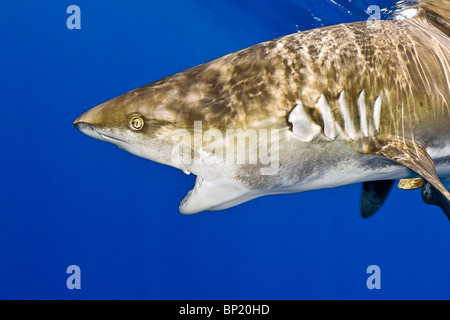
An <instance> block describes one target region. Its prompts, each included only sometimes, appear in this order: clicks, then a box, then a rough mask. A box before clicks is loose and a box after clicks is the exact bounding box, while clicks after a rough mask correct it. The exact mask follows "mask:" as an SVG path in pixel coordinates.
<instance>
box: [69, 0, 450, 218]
mask: <svg viewBox="0 0 450 320" xmlns="http://www.w3.org/2000/svg"><path fill="white" fill-rule="evenodd" d="M449 21H450V1H449V0H444V1H437V0H425V1H422V2H421V3H420V5H419V11H418V14H417V15H416V16H415V17H414V18H411V19H407V20H400V21H378V22H379V23H378V25H377V26H376V27H375V28H373V27H370V26H369V25H368V24H367V23H366V22H357V23H349V24H341V25H336V26H330V27H324V28H319V29H313V30H310V31H305V32H301V33H296V34H292V35H288V36H285V37H282V38H279V39H275V40H272V41H268V42H264V43H261V44H259V45H255V46H253V47H250V48H247V49H244V50H241V51H238V52H235V53H232V54H229V55H227V56H224V57H222V58H219V59H216V60H214V61H211V62H208V63H205V64H202V65H200V66H197V67H194V68H192V69H189V70H186V71H183V72H180V73H178V74H175V75H173V76H170V77H167V78H165V79H162V80H160V81H157V82H154V83H152V84H149V85H147V86H144V87H141V88H139V89H136V90H133V91H131V92H128V93H125V94H123V95H121V96H119V97H117V98H114V99H112V100H110V101H107V102H105V103H103V104H101V105H99V106H97V107H95V108H93V109H91V110H89V111H88V112H86V113H84V114H83V115H81V116H80V117H79V118H78V119H77V120H75V122H74V124H75V125H76V126H77V127H78V128H79V129H80V130H81V131H83V132H84V133H86V134H87V135H89V136H92V137H94V138H97V139H100V140H104V141H107V142H110V143H113V144H116V145H117V146H119V147H120V148H122V149H125V150H126V151H128V152H131V153H133V154H135V155H138V156H141V157H144V158H147V159H149V160H152V161H156V162H159V163H162V164H166V165H170V166H174V167H176V168H178V169H181V170H183V171H185V172H192V173H193V174H195V175H197V180H196V183H195V187H194V188H193V190H191V191H190V192H189V193H188V195H187V196H186V198H185V199H184V200H183V201H182V203H181V205H180V211H181V212H182V213H196V212H200V211H203V210H221V209H226V208H229V207H232V206H235V205H238V204H240V203H243V202H245V201H249V200H251V199H254V198H256V197H260V196H264V195H269V194H280V193H293V192H302V191H308V190H314V189H322V188H332V187H337V186H342V185H346V184H352V183H359V182H364V187H363V195H362V199H361V204H362V213H363V216H370V215H372V214H373V213H374V212H375V211H376V210H377V209H378V208H379V207H380V206H381V204H382V203H383V201H384V199H385V198H386V197H387V194H388V193H389V192H388V191H389V190H390V188H391V187H392V183H390V182H389V181H393V180H396V179H409V178H418V177H421V178H423V179H425V180H426V181H427V182H428V183H429V184H430V185H431V186H433V188H432V190H436V192H439V193H440V194H441V197H443V199H444V200H442V201H450V194H449V193H448V191H447V190H446V189H445V187H444V186H443V184H442V182H441V181H447V180H449V179H450V128H449V124H450V24H449ZM252 130H253V131H252ZM206 132H208V133H209V134H206ZM228 132H232V133H233V134H230V135H227V134H225V133H228ZM252 132H254V133H256V135H255V136H254V138H255V140H254V141H255V143H254V144H252V143H251V139H252V137H251V135H250V134H249V133H252ZM239 134H240V135H242V134H244V138H243V140H241V141H244V142H243V144H242V145H241V149H242V150H241V151H243V152H244V160H245V159H247V160H249V159H250V158H251V155H252V154H253V155H255V154H256V155H257V156H256V158H258V155H265V158H266V161H262V160H261V161H253V162H251V163H249V161H247V162H246V161H243V162H241V163H236V157H231V158H226V157H225V156H224V154H227V151H228V150H229V149H230V146H232V147H233V148H234V147H236V144H235V142H236V141H238V140H239V139H240V138H242V137H240V136H239ZM206 136H207V137H206ZM174 137H176V138H174ZM199 137H200V140H201V141H200V142H199ZM262 142H264V144H263V143H262ZM262 145H264V146H265V152H262V151H261V146H262ZM180 146H182V147H183V148H185V149H183V150H185V151H184V153H183V157H184V158H183V159H184V161H180V160H179V159H178V160H177V159H175V157H174V150H175V149H177V148H178V149H177V150H179V149H180ZM186 148H187V149H186ZM186 150H188V151H186ZM234 150H235V151H236V149H234ZM237 151H239V150H237ZM198 159H203V161H198ZM205 159H207V160H208V161H206V160H205ZM230 159H231V160H233V161H228V160H230ZM260 159H261V158H260ZM267 159H269V160H271V161H270V162H271V163H269V162H268V161H267ZM274 163H276V166H274ZM428 187H429V186H428ZM430 190H431V188H430ZM441 207H442V208H448V205H444V206H441ZM443 210H444V212H445V213H446V214H447V215H448V216H449V215H450V212H448V210H445V209H443Z"/></svg>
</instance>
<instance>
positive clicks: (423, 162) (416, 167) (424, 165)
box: [375, 141, 450, 201]
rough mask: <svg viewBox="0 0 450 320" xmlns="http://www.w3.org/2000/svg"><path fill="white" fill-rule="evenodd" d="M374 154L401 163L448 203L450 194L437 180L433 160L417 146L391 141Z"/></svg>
mask: <svg viewBox="0 0 450 320" xmlns="http://www.w3.org/2000/svg"><path fill="white" fill-rule="evenodd" d="M375 154H377V155H381V156H384V157H386V158H388V159H391V160H393V161H396V162H398V163H401V164H403V165H404V166H405V167H407V168H409V169H411V170H412V171H414V172H415V173H417V174H418V175H420V176H421V177H422V178H424V179H425V180H426V181H428V182H429V183H430V184H431V185H433V186H434V187H435V188H436V189H437V190H438V191H439V192H440V193H442V195H443V196H444V197H445V198H446V199H447V200H448V201H450V193H449V192H448V190H447V189H446V188H445V187H444V185H443V184H442V182H441V180H440V179H439V177H438V175H437V173H436V167H435V165H434V162H433V160H432V159H431V157H430V156H429V155H428V153H427V152H426V151H425V150H424V149H423V148H422V147H420V146H419V145H417V144H415V143H413V142H408V141H392V142H389V143H387V144H384V145H383V146H382V147H381V148H380V149H379V150H378V151H377V152H375Z"/></svg>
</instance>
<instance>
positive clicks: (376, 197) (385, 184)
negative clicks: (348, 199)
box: [360, 180, 395, 218]
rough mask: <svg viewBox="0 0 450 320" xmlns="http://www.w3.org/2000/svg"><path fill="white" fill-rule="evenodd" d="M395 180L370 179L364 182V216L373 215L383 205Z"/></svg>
mask: <svg viewBox="0 0 450 320" xmlns="http://www.w3.org/2000/svg"><path fill="white" fill-rule="evenodd" d="M394 182H395V180H382V181H368V182H364V183H363V187H362V192H361V201H360V209H361V216H362V217H363V218H369V217H371V216H373V215H374V214H375V213H376V212H377V211H378V209H380V207H381V206H382V205H383V203H384V201H385V200H386V198H387V196H388V195H389V193H390V191H391V189H392V186H393V185H394Z"/></svg>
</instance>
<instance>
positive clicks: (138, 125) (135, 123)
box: [130, 117, 144, 131]
mask: <svg viewBox="0 0 450 320" xmlns="http://www.w3.org/2000/svg"><path fill="white" fill-rule="evenodd" d="M130 127H131V129H133V130H136V131H139V130H141V129H142V128H143V127H144V120H143V119H142V118H140V117H133V118H131V119H130Z"/></svg>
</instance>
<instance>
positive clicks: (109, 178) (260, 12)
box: [0, 0, 450, 299]
mask: <svg viewBox="0 0 450 320" xmlns="http://www.w3.org/2000/svg"><path fill="white" fill-rule="evenodd" d="M373 4H375V5H378V6H380V8H391V6H392V5H393V4H394V1H387V0H383V1H381V0H364V1H362V0H358V1H357V0H353V1H350V0H341V1H338V0H320V1H319V0H281V1H280V0H277V1H275V0H265V1H264V0H260V1H255V0H239V1H237V0H228V1H226V0H216V1H206V0H197V1H195V0H167V1H144V0H135V1H118V0H115V1H113V0H108V1H106V0H95V1H87V0H74V1H64V0H63V1H55V0H53V1H50V0H47V1H20V0H18V1H3V2H1V3H0V43H1V44H2V50H0V70H1V77H0V79H1V80H0V81H1V86H0V90H1V97H2V99H1V110H2V117H1V119H2V121H1V125H0V140H1V146H2V148H1V150H2V162H1V163H2V165H1V167H0V188H1V192H0V298H1V299H430V298H438V299H449V298H450V254H449V253H450V250H449V245H450V223H449V222H448V221H447V219H446V217H445V215H444V214H443V213H442V212H441V211H440V210H439V209H438V208H437V207H430V206H426V205H425V204H423V203H422V200H421V197H420V191H409V192H405V191H400V190H393V192H392V194H391V195H390V197H389V198H388V201H387V202H386V204H385V205H384V206H383V208H382V209H381V210H380V211H379V212H378V213H377V214H376V215H375V216H374V217H372V218H371V219H368V220H364V219H362V218H361V217H360V214H359V193H360V189H361V186H360V185H351V186H346V187H341V188H336V189H330V190H319V191H311V192H307V193H302V194H291V195H278V196H270V197H263V198H260V199H256V200H253V201H251V202H248V203H244V204H242V205H240V206H237V207H234V208H231V209H228V210H225V211H218V212H203V213H199V214H196V215H192V216H183V215H181V214H180V213H179V212H178V205H179V202H180V201H181V200H182V199H183V197H184V196H185V194H186V193H187V192H188V190H190V189H191V188H192V186H193V183H194V177H193V176H192V175H191V176H186V175H184V174H183V173H182V172H180V171H179V170H177V169H174V168H171V167H166V166H163V165H160V164H157V163H153V162H150V161H147V160H144V159H141V158H138V157H135V156H133V155H130V154H128V153H126V152H124V151H121V150H119V149H118V148H116V147H114V146H113V145H110V144H107V143H104V142H100V141H97V140H94V139H92V138H89V137H87V136H85V135H83V134H81V133H80V132H79V131H78V130H76V129H75V128H74V127H73V126H72V122H73V120H74V119H75V118H76V117H77V116H78V115H80V114H81V113H82V112H84V111H86V110H88V109H90V108H92V107H94V106H95V105H97V104H99V103H101V102H104V101H106V100H109V99H111V98H113V97H115V96H118V95H119V94H121V93H124V92H127V91H129V90H132V89H135V88H137V87H140V86H142V85H145V84H147V83H150V82H153V81H155V80H158V79H160V78H163V77H165V76H168V75H171V74H173V73H176V72H179V71H182V70H185V69H187V68H190V67H193V66H195V65H198V64H200V63H203V62H206V61H210V60H212V59H214V58H217V57H220V56H222V55H225V54H227V53H231V52H234V51H236V50H239V49H242V48H245V47H248V46H251V45H254V44H257V43H259V42H262V41H266V40H270V39H273V38H276V37H280V36H283V35H286V34H289V33H293V32H296V31H297V30H307V29H311V28H315V27H320V26H323V25H331V24H337V23H342V22H351V21H358V20H366V19H367V18H368V15H367V13H365V10H366V8H367V7H368V6H369V5H373ZM70 5H77V6H79V8H80V9H81V29H79V30H77V29H74V30H69V29H68V28H67V26H66V20H67V19H68V18H69V16H70V14H67V13H66V10H67V8H68V7H69V6H70ZM386 12H387V11H382V13H383V18H386V15H385V14H386ZM70 265H77V266H79V267H80V270H81V276H80V281H81V289H80V290H77V289H74V290H69V289H68V288H67V286H66V281H67V279H68V277H69V276H70V274H68V273H66V270H67V267H68V266H70ZM371 265H377V266H379V268H380V271H381V273H380V275H381V276H380V280H381V289H380V290H369V289H368V287H367V285H366V281H367V279H368V277H369V276H370V274H368V273H367V268H368V267H369V266H371Z"/></svg>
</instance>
